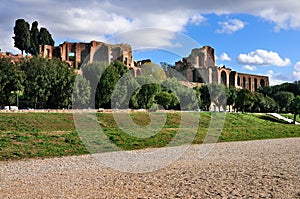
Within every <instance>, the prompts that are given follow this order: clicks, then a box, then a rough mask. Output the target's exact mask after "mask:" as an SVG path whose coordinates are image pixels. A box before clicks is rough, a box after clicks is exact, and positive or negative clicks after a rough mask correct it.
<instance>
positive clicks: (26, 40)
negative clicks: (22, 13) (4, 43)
mask: <svg viewBox="0 0 300 199" xmlns="http://www.w3.org/2000/svg"><path fill="white" fill-rule="evenodd" d="M14 34H15V36H14V37H13V39H14V41H15V47H16V48H18V49H19V50H21V52H22V54H23V52H24V51H25V53H28V52H29V48H30V31H29V24H28V22H26V21H25V20H24V19H17V20H16V23H15V27H14Z"/></svg>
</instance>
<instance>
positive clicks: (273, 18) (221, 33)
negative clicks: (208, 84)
mask: <svg viewBox="0 0 300 199" xmlns="http://www.w3.org/2000/svg"><path fill="white" fill-rule="evenodd" d="M299 10H300V1H299V0H285V1H283V0H265V1H261V0H252V1H233V0H215V1H205V2H204V1H192V0H186V1H179V0H173V1H159V0H153V1H149V0H148V1H143V0H139V1H137V0H131V1H126V0H112V1H103V0H90V1H88V3H87V2H86V1H80V0H73V1H72V0H69V1H58V0H44V1H37V0H11V1H4V2H2V3H1V4H0V18H1V23H0V38H1V40H0V49H1V50H2V51H11V52H13V53H19V51H18V50H17V49H16V48H14V47H13V45H14V44H13V40H12V39H11V38H12V36H13V26H14V22H15V20H16V19H18V18H24V19H25V20H27V21H28V22H29V23H30V24H31V23H32V22H33V21H35V20H37V21H38V22H39V25H40V27H41V26H44V27H47V28H48V30H49V31H50V32H51V33H52V35H53V37H54V39H55V41H56V44H60V43H62V42H63V41H82V42H89V41H91V40H98V41H104V42H105V41H107V42H111V43H114V42H124V43H130V44H131V45H132V46H133V52H134V59H136V60H139V59H146V58H150V59H152V60H153V61H154V62H157V63H159V62H161V61H162V62H168V63H170V64H174V61H177V60H178V59H181V58H182V57H184V56H188V54H189V52H190V51H191V49H192V48H194V47H201V46H204V45H209V46H212V47H213V48H214V49H215V53H216V56H217V65H220V66H221V65H226V67H228V68H232V69H233V70H236V71H238V72H243V73H252V74H262V75H268V76H269V77H270V82H271V84H273V85H274V84H279V83H283V82H286V81H295V80H300V37H299V35H300V34H299V33H300V12H299Z"/></svg>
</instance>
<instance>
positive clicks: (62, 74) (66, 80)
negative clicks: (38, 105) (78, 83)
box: [47, 59, 76, 108]
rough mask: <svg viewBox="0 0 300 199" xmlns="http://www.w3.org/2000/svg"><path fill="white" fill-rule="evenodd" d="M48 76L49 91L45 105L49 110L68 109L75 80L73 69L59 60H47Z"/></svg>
mask: <svg viewBox="0 0 300 199" xmlns="http://www.w3.org/2000/svg"><path fill="white" fill-rule="evenodd" d="M49 74H50V76H49V77H50V86H51V89H50V96H49V98H48V101H47V105H48V106H49V107H50V108H63V107H69V106H70V105H71V102H72V92H73V86H74V82H75V78H76V75H75V72H74V69H73V68H70V67H69V65H68V64H67V63H65V62H62V61H61V60H59V59H51V60H49Z"/></svg>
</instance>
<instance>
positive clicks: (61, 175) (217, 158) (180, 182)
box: [0, 138, 300, 198]
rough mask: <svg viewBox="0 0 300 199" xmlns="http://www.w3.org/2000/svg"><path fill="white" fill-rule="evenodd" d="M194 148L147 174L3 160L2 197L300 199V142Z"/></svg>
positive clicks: (70, 161)
mask: <svg viewBox="0 0 300 199" xmlns="http://www.w3.org/2000/svg"><path fill="white" fill-rule="evenodd" d="M199 147H200V145H193V146H192V147H191V148H190V150H189V151H188V152H187V153H186V154H185V155H184V156H182V157H181V158H180V159H179V160H177V161H176V162H174V163H172V164H171V165H169V166H167V167H165V168H163V169H160V170H156V171H153V172H148V173H124V172H121V171H117V170H114V169H111V168H107V167H105V166H101V165H100V164H99V163H98V161H96V160H95V159H94V158H93V157H92V156H90V155H84V156H72V157H63V158H51V159H45V160H25V161H8V162H0V198H300V180H299V179H300V138H289V139H274V140H261V141H247V142H231V143H219V144H216V145H215V147H214V148H213V150H212V151H211V153H210V154H209V155H207V156H206V157H205V158H204V159H200V158H198V157H199Z"/></svg>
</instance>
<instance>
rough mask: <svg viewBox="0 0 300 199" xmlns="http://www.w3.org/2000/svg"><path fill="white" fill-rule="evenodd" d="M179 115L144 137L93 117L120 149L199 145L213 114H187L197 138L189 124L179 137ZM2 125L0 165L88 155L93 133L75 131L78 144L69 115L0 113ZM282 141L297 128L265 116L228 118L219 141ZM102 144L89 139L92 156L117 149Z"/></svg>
mask: <svg viewBox="0 0 300 199" xmlns="http://www.w3.org/2000/svg"><path fill="white" fill-rule="evenodd" d="M156 114H157V115H159V114H162V113H156ZM180 114H181V113H179V112H175V113H168V116H167V121H166V124H165V125H164V127H163V129H162V130H161V131H159V132H158V133H156V134H153V135H152V136H148V137H146V138H143V137H142V136H140V138H137V137H134V136H131V135H129V134H128V133H127V134H126V133H124V132H123V131H122V130H121V129H119V128H118V125H117V124H116V122H115V120H114V118H113V114H112V113H97V117H98V122H99V124H100V126H101V127H102V130H103V132H104V133H105V135H106V138H108V139H109V140H110V141H111V142H112V143H114V144H116V145H117V146H118V147H119V148H120V149H119V150H123V149H126V150H132V149H141V148H147V147H163V146H166V145H167V144H168V143H169V142H170V141H171V140H172V139H173V138H174V136H175V135H176V134H177V135H179V138H178V139H177V141H178V142H176V143H173V144H171V146H172V145H180V144H188V143H190V142H191V140H193V143H194V144H199V143H202V142H203V140H204V137H205V135H206V133H207V130H208V127H209V123H210V117H211V113H207V112H203V113H191V115H190V116H191V117H194V116H196V115H194V114H200V123H199V128H198V131H197V134H196V136H195V135H194V134H193V133H194V132H189V131H188V130H189V126H188V125H186V126H184V127H183V128H184V129H187V131H184V133H180V134H179V133H178V126H179V124H180V119H181V117H180ZM131 117H132V119H133V120H134V121H135V123H136V124H138V125H140V126H142V128H146V126H147V125H148V124H149V122H150V119H149V115H148V114H147V113H144V112H136V113H132V114H131ZM0 123H1V126H0V160H7V159H22V158H36V157H56V156H65V155H80V154H86V153H89V152H88V150H87V149H86V148H85V146H84V144H83V142H82V139H83V140H88V139H91V138H93V137H90V135H92V134H91V133H89V132H82V131H79V135H80V136H81V138H82V139H80V138H79V136H78V132H77V130H76V129H75V125H74V122H73V115H72V114H71V113H0ZM92 136H94V135H92ZM286 137H300V129H299V126H295V125H291V124H287V123H284V122H281V121H278V120H276V119H274V118H272V117H270V116H268V115H266V114H241V113H227V114H226V120H225V123H224V128H223V130H222V133H221V135H220V137H219V139H218V141H219V142H228V141H240V140H259V139H270V138H286ZM86 138H88V139H86ZM103 144H105V142H104V140H97V139H93V140H91V142H89V144H88V145H87V146H88V148H89V150H90V151H93V152H104V151H110V150H115V149H112V148H109V147H107V146H105V145H103ZM99 146H101V147H99Z"/></svg>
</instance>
